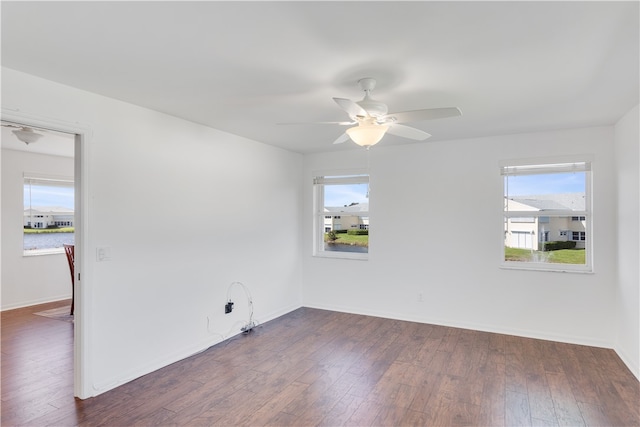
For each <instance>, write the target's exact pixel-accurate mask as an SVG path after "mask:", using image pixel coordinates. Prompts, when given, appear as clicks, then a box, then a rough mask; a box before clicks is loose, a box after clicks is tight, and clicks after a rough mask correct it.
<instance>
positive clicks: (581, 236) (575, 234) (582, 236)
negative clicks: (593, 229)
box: [571, 231, 587, 241]
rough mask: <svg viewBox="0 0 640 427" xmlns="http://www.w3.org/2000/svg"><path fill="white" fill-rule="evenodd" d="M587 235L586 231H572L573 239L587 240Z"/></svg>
mask: <svg viewBox="0 0 640 427" xmlns="http://www.w3.org/2000/svg"><path fill="white" fill-rule="evenodd" d="M586 237H587V235H586V234H585V232H584V231H572V232H571V240H575V241H579V240H586Z"/></svg>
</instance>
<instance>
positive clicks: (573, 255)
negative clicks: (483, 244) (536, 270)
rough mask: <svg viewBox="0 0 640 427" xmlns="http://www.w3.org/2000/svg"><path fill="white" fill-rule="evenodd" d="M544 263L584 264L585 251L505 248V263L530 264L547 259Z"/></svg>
mask: <svg viewBox="0 0 640 427" xmlns="http://www.w3.org/2000/svg"><path fill="white" fill-rule="evenodd" d="M545 258H546V261H543V262H551V263H557V264H584V263H585V255H584V249H560V250H558V251H549V252H542V251H533V253H532V252H531V250H530V249H519V248H507V247H505V248H504V260H505V261H523V262H529V261H532V260H534V259H545Z"/></svg>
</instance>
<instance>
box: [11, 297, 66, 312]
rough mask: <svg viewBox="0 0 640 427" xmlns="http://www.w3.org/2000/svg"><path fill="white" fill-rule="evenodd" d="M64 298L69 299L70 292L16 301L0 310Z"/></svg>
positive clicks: (62, 299)
mask: <svg viewBox="0 0 640 427" xmlns="http://www.w3.org/2000/svg"><path fill="white" fill-rule="evenodd" d="M66 299H69V300H70V299H71V294H69V295H59V296H55V297H46V298H37V299H34V300H30V301H21V302H16V303H12V304H7V305H3V306H2V308H1V309H0V311H7V310H15V309H16V308H25V307H31V306H32V305H40V304H46V303H49V302H56V301H64V300H66Z"/></svg>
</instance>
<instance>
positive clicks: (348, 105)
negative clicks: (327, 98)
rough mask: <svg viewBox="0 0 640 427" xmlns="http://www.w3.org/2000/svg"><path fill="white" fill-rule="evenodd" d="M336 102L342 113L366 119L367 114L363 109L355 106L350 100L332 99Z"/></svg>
mask: <svg viewBox="0 0 640 427" xmlns="http://www.w3.org/2000/svg"><path fill="white" fill-rule="evenodd" d="M333 100H334V101H336V104H338V105H339V106H340V108H342V109H343V110H344V111H346V112H347V113H348V114H349V116H350V117H357V116H361V117H367V116H368V114H367V112H366V110H365V109H364V108H362V107H361V106H359V105H358V104H356V103H355V102H353V101H352V100H350V99H346V98H333Z"/></svg>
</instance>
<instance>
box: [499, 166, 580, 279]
mask: <svg viewBox="0 0 640 427" xmlns="http://www.w3.org/2000/svg"><path fill="white" fill-rule="evenodd" d="M501 172H502V176H503V216H504V221H503V226H504V229H503V230H502V231H503V234H504V245H503V248H504V252H503V257H502V259H503V262H502V266H503V267H505V268H525V269H536V270H552V271H580V272H590V271H591V265H592V263H591V253H592V250H591V242H590V239H589V238H588V236H590V235H591V163H590V161H587V160H585V161H570V162H548V163H546V162H545V163H542V162H540V163H535V162H532V163H528V162H515V161H514V162H505V164H504V165H503V166H502V168H501Z"/></svg>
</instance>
